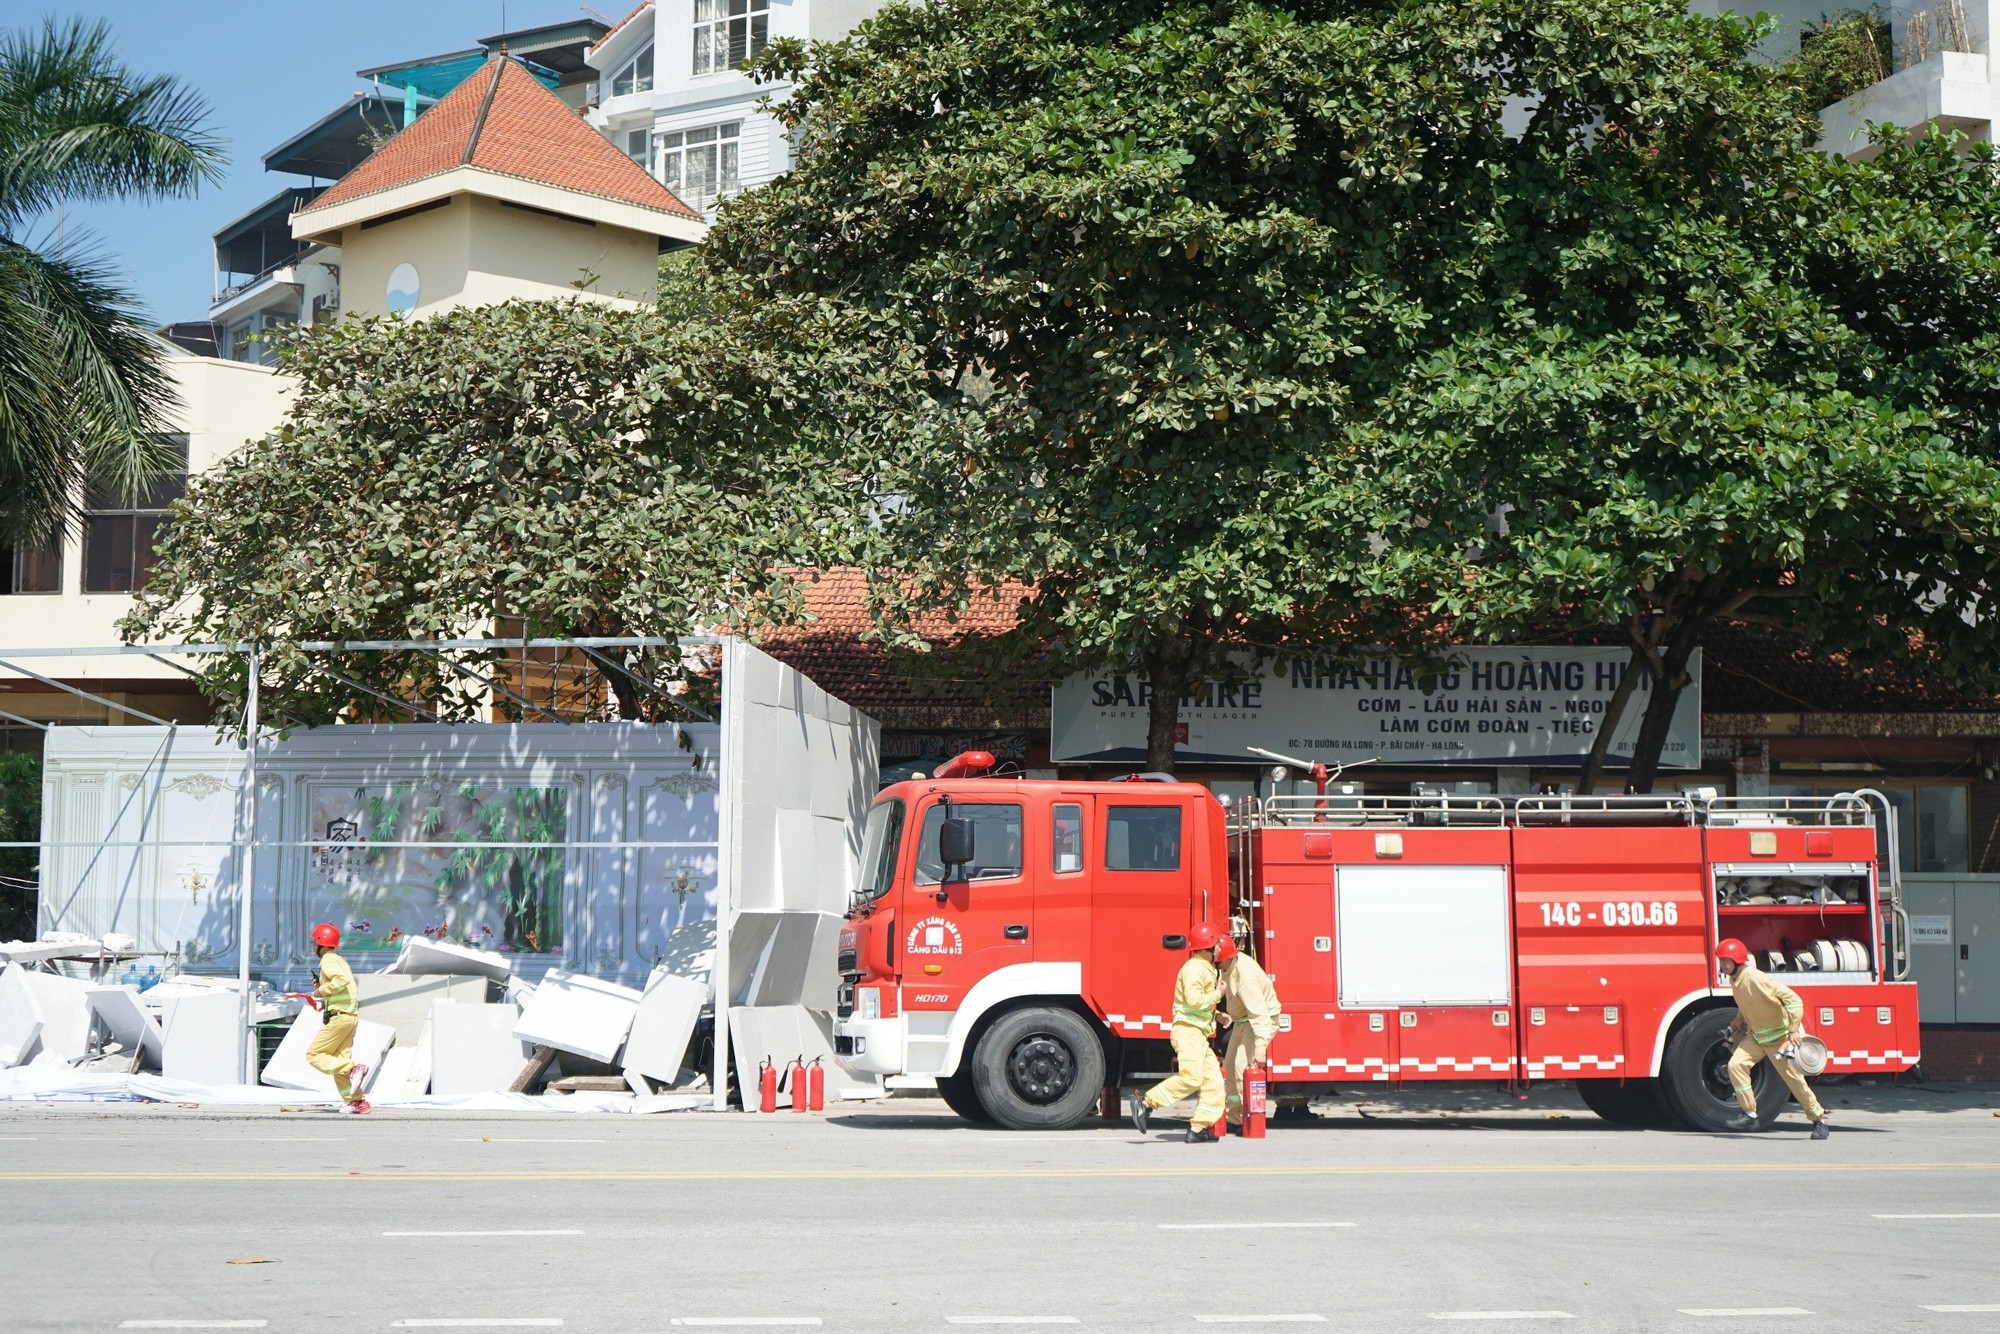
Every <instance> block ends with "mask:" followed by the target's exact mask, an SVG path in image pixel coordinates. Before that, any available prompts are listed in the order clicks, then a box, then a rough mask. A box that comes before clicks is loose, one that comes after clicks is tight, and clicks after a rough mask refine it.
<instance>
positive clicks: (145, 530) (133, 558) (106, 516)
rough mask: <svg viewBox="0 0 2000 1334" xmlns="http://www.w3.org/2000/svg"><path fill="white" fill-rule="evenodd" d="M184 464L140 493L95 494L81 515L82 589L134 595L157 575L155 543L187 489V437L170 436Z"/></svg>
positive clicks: (160, 477) (91, 591) (94, 492)
mask: <svg viewBox="0 0 2000 1334" xmlns="http://www.w3.org/2000/svg"><path fill="white" fill-rule="evenodd" d="M170 439H171V440H172V441H173V443H174V444H175V445H176V446H177V447H178V449H179V452H180V466H179V467H178V468H177V469H175V470H173V471H170V472H163V473H160V474H158V475H157V476H155V477H154V478H153V479H152V480H151V481H149V482H148V483H146V485H145V486H143V487H141V488H140V490H139V492H138V493H137V494H136V495H130V496H119V495H114V494H112V493H110V492H106V491H93V492H91V493H90V496H89V498H88V499H87V500H86V501H85V503H84V512H83V591H84V592H86V593H135V592H137V591H138V590H140V589H142V588H144V587H145V586H146V580H147V579H148V578H149V577H151V575H152V573H153V544H154V543H155V542H157V541H159V539H160V534H162V533H163V532H165V531H166V525H167V515H166V509H167V506H168V505H169V504H170V503H172V502H173V501H176V500H178V499H180V497H181V494H182V492H184V491H186V490H187V445H188V441H187V437H186V436H184V435H177V436H173V437H170Z"/></svg>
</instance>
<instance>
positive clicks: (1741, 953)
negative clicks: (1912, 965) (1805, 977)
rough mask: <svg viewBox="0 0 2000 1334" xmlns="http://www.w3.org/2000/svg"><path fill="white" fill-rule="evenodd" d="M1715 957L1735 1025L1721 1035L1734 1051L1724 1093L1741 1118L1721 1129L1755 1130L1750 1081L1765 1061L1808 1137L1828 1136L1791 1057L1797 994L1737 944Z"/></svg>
mask: <svg viewBox="0 0 2000 1334" xmlns="http://www.w3.org/2000/svg"><path fill="white" fill-rule="evenodd" d="M1715 957H1716V959H1717V961H1718V962H1719V964H1720V966H1721V968H1722V975H1723V977H1725V978H1727V979H1728V981H1729V989H1730V990H1731V991H1732V992H1734V993H1735V994H1736V1019H1735V1021H1734V1022H1733V1023H1731V1024H1730V1025H1729V1032H1728V1034H1727V1035H1726V1036H1728V1037H1731V1038H1734V1039H1735V1040H1736V1051H1735V1052H1734V1054H1732V1055H1731V1056H1730V1058H1729V1088H1730V1091H1731V1092H1732V1093H1734V1094H1735V1095H1736V1105H1737V1106H1738V1107H1741V1108H1742V1109H1743V1114H1742V1115H1741V1116H1738V1117H1734V1118H1732V1119H1731V1120H1730V1121H1728V1122H1727V1123H1726V1126H1727V1128H1728V1129H1730V1130H1756V1129H1758V1128H1759V1127H1758V1124H1757V1094H1756V1091H1755V1090H1754V1089H1753V1088H1752V1086H1751V1083H1750V1075H1751V1072H1752V1071H1754V1070H1755V1069H1756V1068H1757V1062H1759V1061H1762V1060H1769V1061H1770V1062H1771V1064H1772V1065H1773V1066H1774V1067H1775V1068H1776V1069H1777V1071H1778V1075H1779V1077H1780V1078H1782V1079H1783V1080H1784V1081H1785V1085H1786V1087H1787V1088H1789V1089H1791V1091H1792V1096H1793V1097H1794V1098H1797V1099H1798V1102H1799V1106H1800V1107H1801V1108H1802V1109H1804V1111H1805V1114H1806V1120H1808V1121H1810V1122H1812V1137H1813V1138H1814V1139H1825V1138H1826V1137H1827V1136H1828V1134H1830V1133H1831V1128H1830V1127H1829V1126H1828V1125H1827V1123H1826V1108H1824V1107H1822V1106H1820V1105H1819V1099H1818V1098H1816V1097H1814V1096H1813V1091H1812V1087H1811V1085H1809V1084H1807V1083H1806V1077H1805V1075H1804V1074H1803V1073H1801V1072H1800V1070H1799V1066H1798V1061H1797V1060H1796V1059H1794V1057H1793V1049H1794V1048H1795V1046H1796V1045H1797V1043H1798V1040H1799V1036H1800V1032H1801V1027H1802V1024H1803V1021H1804V1018H1805V1003H1804V1002H1803V1001H1801V1000H1800V999H1799V993H1798V992H1796V991H1793V990H1792V989H1791V988H1790V987H1788V986H1786V985H1784V984H1783V983H1781V982H1779V981H1778V980H1777V979H1775V978H1773V977H1772V976H1771V975H1770V974H1769V973H1766V972H1764V971H1762V970H1761V969H1759V968H1758V967H1757V965H1756V964H1754V963H1752V962H1750V951H1749V950H1747V949H1745V948H1744V946H1743V942H1742V941H1740V940H1725V941H1722V942H1721V943H1719V944H1718V945H1716V947H1715Z"/></svg>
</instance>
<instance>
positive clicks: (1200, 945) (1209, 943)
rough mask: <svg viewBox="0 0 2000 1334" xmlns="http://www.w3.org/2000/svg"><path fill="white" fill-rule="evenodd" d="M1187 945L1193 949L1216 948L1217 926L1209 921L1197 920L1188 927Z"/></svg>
mask: <svg viewBox="0 0 2000 1334" xmlns="http://www.w3.org/2000/svg"><path fill="white" fill-rule="evenodd" d="M1187 947H1188V948H1189V949H1191V950H1212V949H1214V948H1215V928H1214V927H1212V926H1210V925H1209V924H1208V923H1207V922H1196V923H1195V924H1194V925H1193V926H1191V927H1189V928H1188V943H1187Z"/></svg>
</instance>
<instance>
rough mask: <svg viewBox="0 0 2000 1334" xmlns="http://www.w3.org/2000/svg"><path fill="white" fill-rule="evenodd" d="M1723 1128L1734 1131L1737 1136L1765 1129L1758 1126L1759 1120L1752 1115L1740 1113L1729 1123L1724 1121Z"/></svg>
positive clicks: (1730, 1119)
mask: <svg viewBox="0 0 2000 1334" xmlns="http://www.w3.org/2000/svg"><path fill="white" fill-rule="evenodd" d="M1722 1128H1723V1129H1724V1130H1730V1131H1734V1132H1736V1133H1737V1134H1744V1133H1746V1132H1748V1131H1752V1130H1761V1129H1763V1127H1762V1126H1759V1125H1758V1124H1757V1118H1756V1117H1754V1116H1752V1115H1750V1114H1749V1113H1748V1112H1738V1113H1737V1114H1736V1115H1735V1116H1732V1117H1730V1118H1729V1119H1728V1120H1727V1121H1724V1122H1723V1123H1722Z"/></svg>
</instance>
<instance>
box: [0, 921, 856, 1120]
mask: <svg viewBox="0 0 2000 1334" xmlns="http://www.w3.org/2000/svg"><path fill="white" fill-rule="evenodd" d="M838 929H839V919H837V918H834V917H832V916H830V915H827V914H821V913H797V912H746V913H742V914H739V915H738V918H737V924H736V925H735V927H734V928H733V929H732V933H731V939H730V961H731V964H732V965H733V966H732V968H731V970H730V977H731V978H732V980H733V985H732V987H731V995H730V997H729V1003H727V1004H719V1003H718V998H717V996H716V994H715V982H714V972H713V967H714V962H715V952H716V931H715V923H714V922H713V921H703V922H695V923H690V924H688V925H686V926H684V927H682V928H681V929H680V930H679V931H678V932H676V933H675V934H674V936H673V937H672V938H671V939H670V940H669V941H667V943H666V946H665V948H664V949H662V950H661V952H660V954H659V961H658V963H657V965H656V966H655V968H654V970H653V972H652V974H651V975H650V976H649V977H648V978H647V979H646V982H645V985H644V986H643V987H640V988H634V987H629V986H622V985H619V984H618V983H616V982H610V981H606V980H603V979H600V978H595V977H591V976H588V975H586V974H583V973H580V972H571V971H566V970H564V969H560V968H555V969H550V970H549V971H548V972H547V973H545V974H544V975H543V976H542V977H541V979H540V980H539V981H537V982H534V983H530V982H528V981H527V980H525V979H523V978H521V977H518V976H516V974H515V971H514V960H513V958H512V957H511V956H510V955H508V954H505V953H501V952H497V951H490V950H483V949H476V948H472V947H470V946H465V945H455V944H451V943H449V942H445V941H438V940H433V939H430V938H428V937H422V936H418V937H409V938H405V939H404V940H403V942H402V946H401V951H400V952H399V953H398V954H397V956H396V957H395V959H394V960H393V961H392V962H391V963H389V964H388V966H387V967H385V968H383V969H381V970H380V971H379V972H372V973H358V974H356V976H355V989H356V992H357V996H358V999H359V1001H360V1010H361V1014H360V1022H359V1024H358V1028H357V1032H356V1036H355V1041H354V1059H355V1060H356V1061H357V1062H359V1063H360V1064H362V1065H365V1066H366V1067H367V1073H366V1076H365V1079H364V1085H363V1087H364V1091H365V1092H366V1093H367V1095H368V1097H369V1099H370V1100H371V1101H372V1102H374V1103H375V1104H376V1105H378V1106H394V1105H397V1104H405V1105H434V1106H435V1105H451V1106H466V1105H478V1106H484V1107H494V1108H496V1109H497V1108H498V1107H506V1106H530V1107H542V1108H547V1107H551V1106H554V1105H557V1104H563V1103H568V1104H570V1105H569V1106H566V1107H564V1108H563V1109H564V1110H637V1111H662V1110H673V1109H677V1108H683V1107H695V1106H704V1105H708V1104H709V1103H710V1102H712V1101H713V1093H712V1091H711V1090H710V1089H709V1068H710V1060H709V1055H708V1051H707V1044H708V1043H709V1042H711V1041H716V1040H728V1041H730V1042H731V1043H732V1046H733V1049H734V1058H735V1066H736V1069H737V1070H738V1071H739V1072H741V1071H745V1070H747V1071H748V1072H749V1080H750V1081H752V1082H754V1081H755V1079H756V1076H757V1072H758V1071H759V1070H760V1069H761V1068H762V1067H763V1066H764V1065H765V1064H769V1065H771V1066H773V1067H775V1068H777V1069H781V1070H783V1069H790V1068H792V1067H794V1066H795V1065H796V1066H800V1067H801V1068H803V1067H804V1066H810V1065H812V1064H814V1062H815V1061H816V1060H817V1062H818V1064H819V1065H820V1067H821V1068H822V1071H823V1072H824V1074H825V1077H826V1093H827V1095H828V1096H829V1097H833V1098H852V1097H878V1096H880V1095H881V1089H880V1087H879V1085H877V1084H875V1083H873V1082H870V1081H863V1080H856V1079H854V1078H852V1077H850V1076H848V1075H846V1074H845V1073H844V1072H842V1071H841V1070H840V1069H839V1067H838V1065H837V1063H836V1062H835V1061H834V1059H833V1044H832V1019H831V1016H830V1015H829V1014H827V1013H825V1012H824V1011H822V1010H820V1009H818V1008H816V1007H817V1006H818V1005H821V1004H825V1003H826V1002H825V1001H824V1000H821V998H822V997H826V998H830V997H831V996H832V994H833V990H834V983H835V963H834V957H835V949H836V946H837V940H838ZM129 945H130V942H129V941H123V940H102V941H100V940H86V939H83V938H81V937H79V938H76V939H61V940H54V939H52V940H48V941H41V942H34V943H32V944H23V943H20V942H16V943H13V944H10V945H0V955H4V956H6V959H7V961H6V962H4V963H0V1100H6V1099H11V1098H43V1099H46V1098H68V1097H74V1098H103V1097H118V1096H124V1097H137V1098H151V1097H165V1096H173V1097H175V1098H176V1099H179V1100H186V1101H199V1102H245V1101H247V1102H268V1101H272V1100H274V1099H278V1098H283V1099H286V1100H288V1101H289V1102H290V1103H295V1104H301V1105H314V1106H331V1105H334V1104H335V1103H337V1101H338V1094H337V1093H336V1091H335V1089H334V1085H333V1078H332V1076H331V1075H328V1074H326V1073H324V1072H322V1071H319V1070H316V1069H314V1068H313V1067H312V1066H311V1065H310V1064H308V1063H307V1060H306V1051H307V1048H308V1047H309V1046H310V1045H311V1043H312V1041H313V1038H314V1037H315V1036H316V1035H317V1034H318V1032H319V1029H320V1026H321V1024H322V1023H323V1022H324V1019H323V1015H322V1012H321V1011H320V1010H318V1009H315V1008H312V1007H309V1006H307V1005H305V1004H304V1002H303V1001H302V1000H301V999H299V998H297V997H296V996H286V995H280V994H278V993H277V992H275V991H273V990H272V989H271V988H270V987H269V986H268V985H267V984H265V983H263V982H257V983H255V984H254V986H253V991H252V994H251V995H250V997H249V999H248V1005H247V1010H248V1019H249V1022H250V1024H251V1026H252V1032H251V1033H248V1034H246V1032H245V1028H244V1023H245V1017H246V1013H245V1012H246V1004H245V997H244V995H243V992H242V989H241V984H240V983H239V982H238V981H237V980H236V979H234V978H218V977H207V976H196V975H189V974H181V975H176V976H172V977H168V978H166V979H164V980H159V981H153V980H152V979H150V978H148V979H145V980H144V981H142V982H135V981H133V980H131V979H132V978H133V976H134V972H133V970H132V969H130V968H127V970H126V975H125V979H124V980H115V979H116V972H115V969H114V967H113V965H116V964H122V963H126V962H127V961H128V960H129V959H130V957H131V956H130V955H129V953H128V952H127V950H128V949H129ZM62 967H68V968H69V969H71V970H72V971H73V972H75V971H87V972H88V973H89V976H88V977H79V976H69V975H65V974H64V973H63V972H61V971H59V969H60V968H62ZM717 1013H721V1014H725V1015H727V1018H728V1023H727V1026H726V1028H721V1026H719V1025H717V1024H716V1022H715V1016H716V1014H717ZM719 1028H720V1029H721V1031H718V1029H719ZM253 1036H254V1038H255V1040H256V1041H257V1048H256V1050H257V1051H258V1053H259V1056H258V1059H259V1061H260V1067H259V1068H258V1071H257V1076H256V1078H257V1084H256V1085H255V1086H245V1085H244V1084H242V1082H241V1079H240V1071H241V1070H242V1068H243V1061H244V1058H245V1053H246V1049H248V1047H249V1043H250V1042H251V1040H252V1038H253ZM31 1072H32V1073H31ZM738 1081H739V1082H743V1076H742V1075H741V1074H740V1073H739V1076H738ZM468 1100H470V1101H468ZM495 1100H497V1101H495ZM614 1103H615V1104H617V1105H611V1104H614ZM747 1103H748V1105H749V1106H750V1107H753V1108H754V1107H756V1106H757V1105H758V1104H757V1099H756V1096H755V1094H754V1092H753V1095H752V1097H751V1098H750V1099H748V1100H747Z"/></svg>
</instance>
